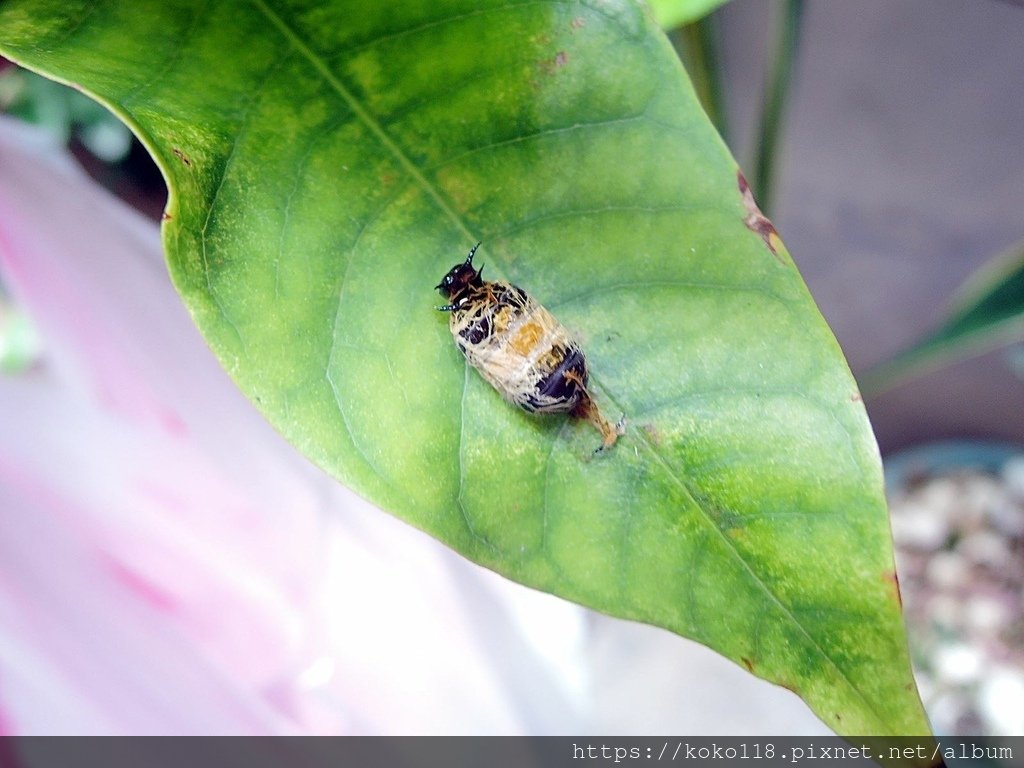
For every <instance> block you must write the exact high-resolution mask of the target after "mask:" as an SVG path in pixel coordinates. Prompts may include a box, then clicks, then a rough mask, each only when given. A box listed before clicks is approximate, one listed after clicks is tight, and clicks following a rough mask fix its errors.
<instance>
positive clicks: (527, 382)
mask: <svg viewBox="0 0 1024 768" xmlns="http://www.w3.org/2000/svg"><path fill="white" fill-rule="evenodd" d="M479 247H480V243H477V244H476V245H474V246H473V248H472V250H470V252H469V256H467V257H466V260H465V261H463V262H460V263H459V264H456V265H455V266H453V267H452V268H451V269H450V270H448V273H447V274H446V275H445V276H444V277H443V278H442V279H441V282H440V283H438V284H437V286H436V289H437V290H438V291H439V292H440V293H441V295H442V296H444V297H445V298H446V299H447V300H448V303H447V304H445V305H444V306H441V307H438V309H439V310H441V311H443V312H450V313H451V315H450V319H449V328H450V329H451V332H452V337H453V338H454V339H455V344H456V346H457V347H458V348H459V350H460V351H461V352H462V354H463V355H465V357H466V360H467V361H468V362H469V364H470V365H472V366H473V367H474V368H476V369H477V370H478V371H479V372H480V374H481V375H482V376H483V377H484V379H486V380H487V382H488V383H490V384H491V386H493V387H494V388H495V389H496V390H498V392H500V393H501V395H502V397H504V398H505V399H506V400H508V401H509V402H511V403H513V404H515V405H517V406H519V407H520V408H522V409H523V410H525V411H529V412H531V413H558V412H567V413H569V414H571V415H572V416H575V417H577V418H581V419H586V420H587V421H589V422H591V423H592V424H593V425H594V426H595V427H597V429H598V430H599V431H600V432H601V436H602V438H603V444H602V446H601V448H602V449H603V448H607V447H610V446H612V445H614V444H615V441H616V440H617V439H618V437H619V435H620V434H622V432H623V422H620V423H619V424H617V425H613V424H611V423H610V422H609V421H607V420H606V419H605V418H604V417H603V416H602V415H601V413H600V411H599V410H598V408H597V404H596V403H595V402H594V400H593V398H592V397H591V395H590V392H589V391H588V389H587V380H588V376H589V374H588V371H587V362H586V358H585V357H584V356H583V350H582V349H581V348H580V346H579V344H578V343H577V342H576V340H575V339H573V338H572V337H571V336H570V335H569V332H568V331H567V330H566V328H565V326H563V325H562V324H561V323H560V322H558V320H556V319H555V317H554V316H553V315H552V314H551V313H550V312H549V311H548V310H547V309H545V308H544V306H542V305H541V304H540V303H538V302H537V301H535V300H534V299H533V297H531V296H530V295H529V294H528V293H526V291H524V290H523V289H522V288H520V287H518V286H516V285H512V284H511V283H506V282H502V281H488V280H484V279H483V278H482V277H481V276H480V272H481V270H482V269H483V266H482V265H481V267H480V268H479V269H478V268H475V267H474V266H473V256H475V255H476V251H477V248H479ZM599 450H600V449H599Z"/></svg>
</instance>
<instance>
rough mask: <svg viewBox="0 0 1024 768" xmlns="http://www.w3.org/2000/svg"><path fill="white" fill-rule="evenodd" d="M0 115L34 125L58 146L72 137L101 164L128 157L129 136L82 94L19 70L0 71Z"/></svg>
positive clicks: (97, 105)
mask: <svg viewBox="0 0 1024 768" xmlns="http://www.w3.org/2000/svg"><path fill="white" fill-rule="evenodd" d="M0 112H5V113H7V114H9V115H12V116H14V117H18V118H20V119H22V120H24V121H25V122H28V123H32V124H34V125H38V126H40V127H41V128H43V129H44V130H46V131H47V132H48V133H50V134H51V135H53V136H54V138H55V139H56V140H57V141H59V142H61V143H62V144H67V143H69V142H70V141H71V139H72V137H74V138H76V139H78V140H79V141H80V142H81V143H82V145H83V146H84V147H85V148H86V149H87V150H89V151H90V152H91V153H92V154H94V155H95V156H96V157H97V158H99V159H100V160H102V161H103V162H105V163H117V162H120V161H121V160H124V159H125V158H126V157H127V156H128V151H129V150H130V149H131V146H132V132H131V131H130V130H129V129H128V127H127V126H126V125H125V124H124V123H122V122H121V121H120V120H118V119H117V118H116V117H115V116H114V115H112V114H111V113H110V111H109V110H107V109H106V108H104V107H103V106H102V105H100V104H97V103H96V101H95V100H93V99H90V98H89V97H88V96H86V95H85V94H82V93H79V92H78V91H76V90H74V89H73V88H68V87H67V86H64V85H61V84H60V83H56V82H54V81H53V80H49V79H47V78H45V77H42V76H40V75H37V74H36V73H34V72H29V71H28V70H26V69H22V68H20V67H14V66H10V67H5V68H0Z"/></svg>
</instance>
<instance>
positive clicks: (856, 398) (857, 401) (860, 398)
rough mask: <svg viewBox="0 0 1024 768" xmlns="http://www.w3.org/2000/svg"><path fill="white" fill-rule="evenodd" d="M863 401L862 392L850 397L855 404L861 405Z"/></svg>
mask: <svg viewBox="0 0 1024 768" xmlns="http://www.w3.org/2000/svg"><path fill="white" fill-rule="evenodd" d="M863 399H864V398H863V397H861V396H860V392H854V393H853V394H852V395H850V402H853V403H859V402H860V401H861V400H863Z"/></svg>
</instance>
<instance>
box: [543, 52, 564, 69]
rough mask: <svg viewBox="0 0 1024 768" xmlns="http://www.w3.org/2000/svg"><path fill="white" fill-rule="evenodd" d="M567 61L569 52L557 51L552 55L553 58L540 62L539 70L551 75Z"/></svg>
mask: <svg viewBox="0 0 1024 768" xmlns="http://www.w3.org/2000/svg"><path fill="white" fill-rule="evenodd" d="M568 63H569V54H567V53H566V52H565V51H559V52H558V53H556V54H555V55H554V57H553V58H550V59H544V60H543V61H542V62H541V63H540V68H541V71H542V72H544V74H546V75H553V74H554V73H555V72H556V71H558V70H559V69H561V68H562V67H564V66H565V65H566V64H568Z"/></svg>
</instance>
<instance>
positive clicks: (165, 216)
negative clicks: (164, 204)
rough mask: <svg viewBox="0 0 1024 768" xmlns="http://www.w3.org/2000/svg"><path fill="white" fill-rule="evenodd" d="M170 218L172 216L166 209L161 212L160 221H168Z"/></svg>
mask: <svg viewBox="0 0 1024 768" xmlns="http://www.w3.org/2000/svg"><path fill="white" fill-rule="evenodd" d="M172 218H174V217H173V216H171V214H169V213H168V212H167V211H164V212H163V213H161V214H160V221H170V220H171V219H172Z"/></svg>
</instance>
